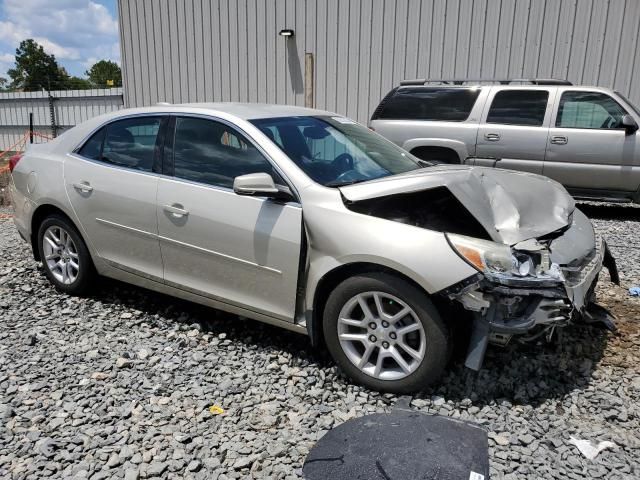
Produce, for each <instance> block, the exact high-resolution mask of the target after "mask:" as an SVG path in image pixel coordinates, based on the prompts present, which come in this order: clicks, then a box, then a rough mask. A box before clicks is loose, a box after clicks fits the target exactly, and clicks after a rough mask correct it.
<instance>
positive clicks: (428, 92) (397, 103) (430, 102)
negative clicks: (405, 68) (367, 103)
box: [372, 87, 480, 122]
mask: <svg viewBox="0 0 640 480" xmlns="http://www.w3.org/2000/svg"><path fill="white" fill-rule="evenodd" d="M479 94H480V89H479V88H459V87H458V88H446V87H444V88H430V87H400V88H398V89H397V90H396V91H395V93H394V94H393V95H391V96H390V98H386V99H385V100H383V103H384V104H383V105H381V107H382V108H378V109H376V112H375V113H374V118H372V120H375V119H387V120H441V121H448V122H462V121H464V120H466V119H467V118H469V114H470V113H471V109H472V108H473V105H474V104H475V103H476V99H477V98H478V95H479Z"/></svg>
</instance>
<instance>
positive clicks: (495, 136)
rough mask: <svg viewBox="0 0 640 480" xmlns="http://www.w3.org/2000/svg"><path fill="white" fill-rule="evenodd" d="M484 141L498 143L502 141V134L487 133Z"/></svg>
mask: <svg viewBox="0 0 640 480" xmlns="http://www.w3.org/2000/svg"><path fill="white" fill-rule="evenodd" d="M484 139H485V140H489V141H490V142H497V141H498V140H500V134H498V133H485V134H484Z"/></svg>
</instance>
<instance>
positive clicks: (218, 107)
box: [145, 102, 337, 120]
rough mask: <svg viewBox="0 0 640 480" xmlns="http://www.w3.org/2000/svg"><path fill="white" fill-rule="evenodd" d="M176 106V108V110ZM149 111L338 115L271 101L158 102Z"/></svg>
mask: <svg viewBox="0 0 640 480" xmlns="http://www.w3.org/2000/svg"><path fill="white" fill-rule="evenodd" d="M174 107H175V110H174ZM145 110H148V111H149V113H151V112H153V111H156V110H162V111H165V112H166V111H178V112H185V111H189V110H191V111H192V112H194V113H196V112H198V111H202V110H209V111H216V112H224V113H228V114H230V115H234V116H236V117H238V118H242V119H244V120H253V119H258V118H275V117H303V116H318V115H337V114H335V113H332V112H327V111H325V110H316V109H313V108H305V107H298V106H293V105H278V104H270V103H240V102H202V103H179V104H164V103H162V104H158V105H155V106H153V107H147V109H145Z"/></svg>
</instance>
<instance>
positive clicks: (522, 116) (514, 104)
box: [487, 89, 549, 127]
mask: <svg viewBox="0 0 640 480" xmlns="http://www.w3.org/2000/svg"><path fill="white" fill-rule="evenodd" d="M548 99H549V92H548V91H546V90H511V89H509V90H502V91H499V92H498V93H496V95H495V96H494V97H493V102H492V103H491V108H490V109H489V114H488V115H487V123H500V124H503V125H528V126H532V127H540V126H542V123H543V122H544V114H545V112H546V111H547V101H548Z"/></svg>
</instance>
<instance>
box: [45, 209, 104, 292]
mask: <svg viewBox="0 0 640 480" xmlns="http://www.w3.org/2000/svg"><path fill="white" fill-rule="evenodd" d="M38 249H39V253H40V258H41V259H42V264H43V266H44V271H45V275H46V276H47V278H48V279H49V280H50V281H51V283H53V284H54V286H55V287H56V288H57V289H58V290H60V291H62V292H64V293H68V294H71V295H81V294H83V293H85V292H86V291H87V290H88V288H89V286H90V285H91V280H92V277H93V275H94V268H93V263H92V261H91V256H90V255H89V250H88V249H87V246H86V245H85V243H84V241H83V240H82V238H81V237H80V234H79V233H78V231H77V230H76V228H75V227H74V226H73V225H72V224H71V222H70V221H69V220H67V219H66V218H64V217H62V216H60V215H52V216H50V217H47V218H46V219H45V220H44V221H43V222H42V224H41V225H40V228H39V229H38Z"/></svg>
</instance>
